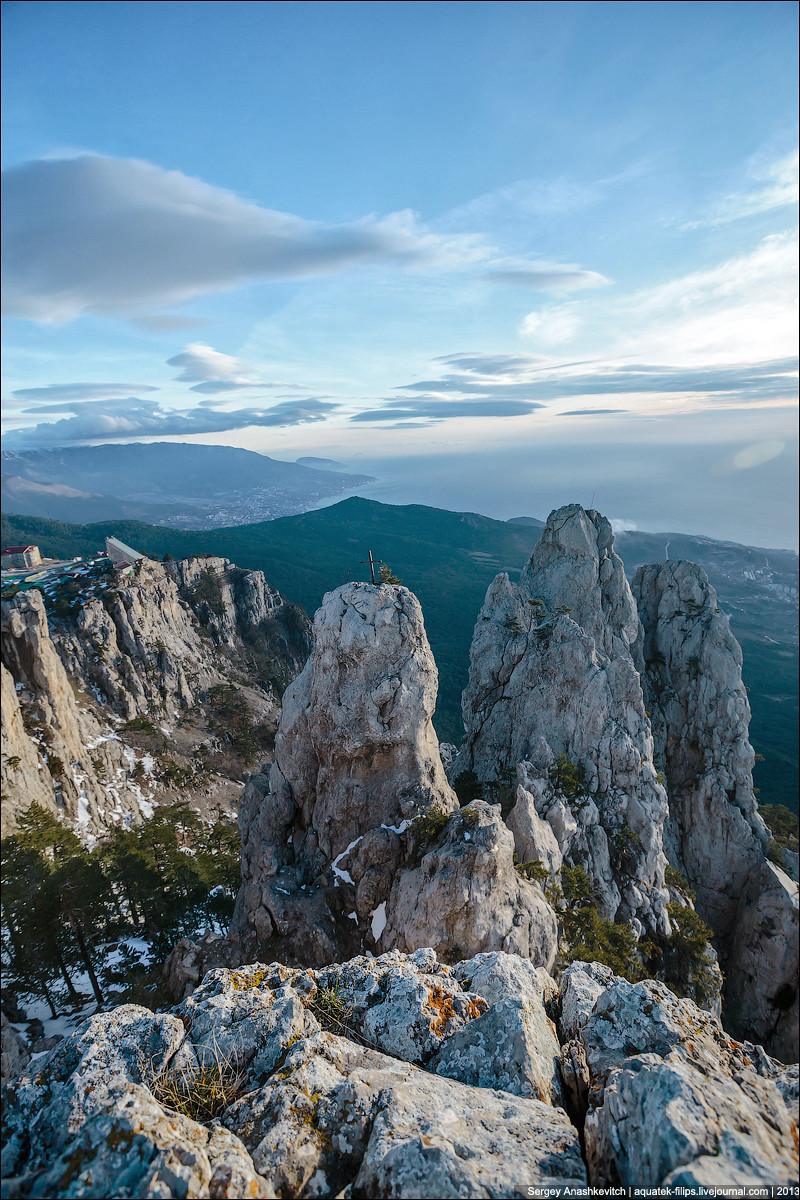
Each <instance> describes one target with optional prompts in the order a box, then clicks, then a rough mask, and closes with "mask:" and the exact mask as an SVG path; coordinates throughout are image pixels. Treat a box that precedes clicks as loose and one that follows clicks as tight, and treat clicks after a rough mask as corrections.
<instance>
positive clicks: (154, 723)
mask: <svg viewBox="0 0 800 1200" xmlns="http://www.w3.org/2000/svg"><path fill="white" fill-rule="evenodd" d="M97 590H98V589H97V588H95V589H94V591H97ZM306 627H307V621H306V619H305V617H304V616H303V615H302V613H301V612H300V610H298V609H296V607H295V606H294V605H289V604H287V603H286V602H285V601H284V600H283V599H282V597H281V596H280V595H279V594H278V593H277V592H276V591H275V590H274V589H273V588H270V587H269V585H268V584H267V583H266V581H265V579H264V576H263V574H262V572H260V571H240V570H239V569H238V568H236V567H234V566H233V565H232V564H231V563H229V562H228V561H227V560H226V559H206V558H196V559H188V560H185V561H183V562H180V563H167V564H161V563H156V562H152V561H150V560H147V559H142V560H141V561H140V563H139V564H138V566H137V568H136V570H135V573H134V574H133V576H132V577H131V578H129V579H126V580H122V579H112V580H110V582H109V581H105V582H104V586H103V588H102V595H92V594H91V591H89V592H87V594H86V595H84V596H83V597H82V598H81V601H80V603H79V604H78V605H77V606H76V608H75V611H74V612H73V613H72V614H71V616H69V617H66V616H64V615H62V616H61V617H59V618H56V619H48V617H47V614H46V609H45V603H44V600H43V598H42V595H41V593H40V592H39V591H38V590H35V589H34V590H31V591H28V592H26V593H24V594H20V595H18V596H16V597H15V598H14V599H13V600H12V601H10V602H8V603H4V605H3V623H2V643H3V723H4V724H3V738H4V743H3V744H4V757H3V768H2V770H3V793H4V797H5V803H4V806H3V832H4V833H7V832H11V831H12V830H13V828H14V823H15V820H16V815H17V813H18V812H20V811H22V810H23V809H25V808H27V806H28V805H29V804H31V803H32V802H33V801H36V802H38V803H40V804H42V805H44V806H45V807H47V808H50V809H51V810H52V811H57V812H59V813H60V814H61V815H62V816H63V817H64V818H65V819H66V820H67V821H68V822H70V823H71V824H72V825H73V826H75V827H76V828H77V830H78V832H79V833H81V834H82V836H84V837H88V838H91V837H93V836H95V835H96V834H97V833H99V832H101V831H102V830H103V829H107V828H109V827H111V826H113V825H114V824H115V823H118V822H119V821H122V820H134V819H136V818H138V816H139V815H140V813H144V814H145V815H146V814H147V813H148V812H149V811H151V805H152V803H153V801H154V800H155V799H158V801H159V802H168V801H169V799H170V797H169V794H166V795H164V794H163V792H164V791H167V789H162V788H158V787H157V786H156V783H157V781H156V779H155V778H154V775H153V754H152V751H153V747H152V746H149V745H142V746H140V745H138V744H137V743H136V741H135V739H134V740H133V742H132V741H131V738H129V737H127V736H126V731H125V730H123V729H122V728H121V725H122V722H129V721H131V720H134V719H136V718H141V719H144V720H145V721H146V722H147V723H148V727H150V728H152V729H153V732H154V735H155V736H156V737H158V738H162V737H163V739H164V740H166V738H167V737H170V739H171V740H172V742H173V747H176V748H177V747H182V748H183V750H185V751H186V752H187V754H188V757H189V759H191V757H192V754H193V750H194V746H195V744H202V746H203V748H204V750H205V751H208V749H209V747H212V748H213V747H214V746H216V747H217V750H219V751H221V750H222V748H223V744H222V742H221V740H220V737H219V736H218V735H217V734H215V733H214V732H213V726H214V721H213V719H211V720H209V719H208V718H209V711H210V710H209V706H208V693H209V689H213V688H220V687H222V688H225V687H229V686H230V685H231V682H232V680H235V682H236V686H237V692H238V695H239V696H240V697H242V698H244V700H245V702H246V704H247V706H248V708H249V710H250V711H251V713H252V716H253V720H254V722H255V723H256V724H261V725H263V726H264V727H268V726H270V725H271V726H272V728H274V727H275V725H276V724H277V714H278V707H279V706H278V696H277V694H276V693H279V692H280V690H281V689H282V688H283V686H285V684H286V683H287V682H288V680H289V679H290V678H291V677H292V676H293V675H294V674H295V673H296V672H297V671H298V670H299V669H300V668H301V666H302V664H303V662H304V661H305V658H306V656H307V653H308V650H309V649H310V641H309V637H308V633H307V628H306ZM212 717H213V714H212ZM187 718H188V721H187ZM181 722H183V724H182V725H181ZM190 727H192V728H195V727H196V733H197V736H196V737H193V736H192V734H191V729H190ZM179 728H182V729H183V730H184V732H183V733H181V734H180V736H176V733H177V730H178V729H179ZM165 731H166V732H165ZM145 741H146V739H145ZM137 749H138V750H140V751H141V750H142V749H143V750H144V751H145V753H144V754H141V755H137V753H136V751H137ZM215 798H216V802H217V803H221V804H223V805H224V806H225V807H228V806H229V805H232V804H234V803H235V801H237V800H238V788H237V786H236V784H235V783H226V782H225V781H222V780H217V781H216V783H215ZM210 803H211V802H209V804H210Z"/></svg>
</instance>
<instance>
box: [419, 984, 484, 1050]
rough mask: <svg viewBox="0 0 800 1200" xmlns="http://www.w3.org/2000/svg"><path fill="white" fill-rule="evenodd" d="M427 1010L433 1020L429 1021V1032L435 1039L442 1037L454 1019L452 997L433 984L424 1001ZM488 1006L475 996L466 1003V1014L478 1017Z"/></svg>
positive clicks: (480, 997)
mask: <svg viewBox="0 0 800 1200" xmlns="http://www.w3.org/2000/svg"><path fill="white" fill-rule="evenodd" d="M425 1003H426V1004H427V1006H428V1008H430V1009H432V1011H433V1020H432V1021H431V1031H432V1032H433V1033H435V1034H436V1036H437V1037H443V1036H444V1031H445V1029H446V1028H447V1026H448V1024H449V1022H450V1021H452V1019H453V1018H454V1017H455V1015H456V1014H455V1011H454V1010H453V997H452V996H451V995H448V994H446V993H445V992H444V990H443V989H442V985H441V984H440V983H433V984H431V986H430V991H429V992H428V998H427V1000H426V1001H425ZM488 1007H489V1005H488V1004H487V1003H486V1001H485V1000H484V999H483V997H482V996H476V997H475V999H474V1000H470V1001H468V1003H467V1014H468V1015H469V1017H471V1018H473V1019H474V1018H475V1017H479V1016H481V1014H482V1013H485V1012H486V1010H487V1009H488Z"/></svg>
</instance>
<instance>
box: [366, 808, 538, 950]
mask: <svg viewBox="0 0 800 1200" xmlns="http://www.w3.org/2000/svg"><path fill="white" fill-rule="evenodd" d="M386 921H387V924H386V928H385V930H384V932H383V935H382V937H381V939H380V943H379V944H380V945H381V946H382V947H384V946H385V947H387V948H388V947H397V948H398V949H400V950H414V949H417V948H418V947H420V946H433V947H434V949H435V950H436V952H437V953H438V954H440V955H449V956H451V957H455V958H461V957H463V956H465V955H469V956H470V957H471V956H472V955H475V954H480V953H481V952H483V951H488V950H504V951H506V952H507V953H509V954H520V955H522V956H523V957H525V958H528V959H530V960H531V962H532V963H533V964H534V966H540V967H545V968H547V969H550V968H551V967H552V966H553V963H554V962H555V957H556V951H557V949H558V926H557V923H556V918H555V914H554V912H553V910H552V908H551V907H550V905H549V904H548V902H547V901H546V900H545V898H544V895H543V893H542V891H541V888H540V887H539V885H538V884H534V883H530V882H528V881H527V880H525V879H523V878H521V876H520V875H519V874H518V873H517V871H516V870H515V869H514V839H513V837H512V835H511V833H510V832H509V830H508V829H507V828H506V826H505V825H504V823H503V820H502V818H501V816H500V810H499V808H498V807H497V806H493V805H489V804H486V803H484V802H483V801H482V800H476V801H474V802H473V803H472V804H470V805H469V806H468V807H467V808H464V809H462V810H461V812H460V813H459V814H458V815H457V816H456V817H454V818H453V819H452V820H451V821H450V822H449V824H448V825H447V826H446V829H445V831H444V834H443V835H442V837H441V838H440V841H439V843H438V844H437V845H436V846H435V847H434V848H433V849H432V850H430V851H429V852H428V853H427V854H426V855H425V856H424V857H423V858H422V861H421V862H420V864H419V866H418V867H414V866H410V867H407V868H406V869H405V870H403V871H400V872H399V873H398V875H397V876H396V878H395V881H394V884H393V886H392V891H391V895H390V897H389V901H388V904H387V906H386Z"/></svg>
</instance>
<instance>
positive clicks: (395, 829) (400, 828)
mask: <svg viewBox="0 0 800 1200" xmlns="http://www.w3.org/2000/svg"><path fill="white" fill-rule="evenodd" d="M410 824H411V821H410V820H408V819H406V820H405V821H401V822H400V824H399V825H381V829H391V831H392V833H405V831H406V830H407V829H408V827H409V825H410Z"/></svg>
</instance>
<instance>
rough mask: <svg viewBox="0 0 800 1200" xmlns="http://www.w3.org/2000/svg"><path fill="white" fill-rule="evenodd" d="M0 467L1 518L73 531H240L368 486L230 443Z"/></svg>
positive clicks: (23, 460)
mask: <svg viewBox="0 0 800 1200" xmlns="http://www.w3.org/2000/svg"><path fill="white" fill-rule="evenodd" d="M1 461H2V506H3V511H4V512H21V513H30V514H32V515H34V516H38V517H48V518H52V519H56V520H60V521H71V522H77V523H80V524H84V523H87V522H92V521H108V520H139V521H146V522H147V523H148V524H151V525H164V526H167V527H169V528H172V529H209V528H214V527H216V526H220V525H243V524H249V523H251V522H253V521H264V520H272V519H273V518H275V517H281V516H287V515H288V514H290V513H298V512H305V511H306V509H308V508H311V507H313V505H315V504H316V503H318V502H319V501H320V500H324V499H325V498H326V497H328V496H336V495H340V494H341V493H342V492H346V491H349V490H351V489H352V488H355V487H359V486H361V485H362V484H365V483H371V482H373V478H372V476H370V475H350V474H347V473H345V471H344V470H343V469H342V467H341V465H340V464H338V463H333V462H332V461H331V460H327V459H309V460H305V461H302V462H296V463H290V462H281V461H280V460H277V459H274V458H268V457H267V456H266V455H265V454H255V453H253V451H251V450H239V449H236V448H234V447H231V446H195V445H188V444H184V443H179V442H151V443H144V442H132V443H130V444H128V445H116V446H69V447H59V448H57V449H51V450H25V451H20V452H18V453H14V452H13V451H4V452H3V454H2V460H1ZM328 467H330V468H332V469H327V468H328ZM320 468H324V469H320ZM77 484H80V487H77V486H76V485H77Z"/></svg>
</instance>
